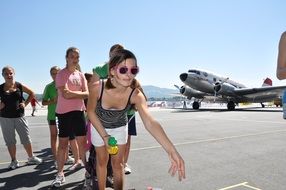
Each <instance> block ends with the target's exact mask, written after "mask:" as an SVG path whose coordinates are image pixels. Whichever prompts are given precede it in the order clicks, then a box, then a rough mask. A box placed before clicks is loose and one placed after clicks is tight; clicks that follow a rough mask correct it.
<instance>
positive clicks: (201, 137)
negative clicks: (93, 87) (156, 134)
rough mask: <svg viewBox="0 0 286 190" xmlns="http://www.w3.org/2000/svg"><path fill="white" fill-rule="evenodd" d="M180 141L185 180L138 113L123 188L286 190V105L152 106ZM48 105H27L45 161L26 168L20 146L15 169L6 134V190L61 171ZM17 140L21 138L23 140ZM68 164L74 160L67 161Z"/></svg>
mask: <svg viewBox="0 0 286 190" xmlns="http://www.w3.org/2000/svg"><path fill="white" fill-rule="evenodd" d="M150 110H151V113H152V115H153V116H154V118H156V119H157V120H158V121H159V122H160V123H161V124H162V126H163V128H164V129H165V131H166V133H167V134H168V136H169V138H170V139H171V140H172V142H173V143H174V144H175V145H176V147H177V150H178V151H179V152H180V153H181V155H182V156H183V158H184V160H185V164H186V179H185V180H183V181H182V182H179V181H178V179H177V177H171V176H170V175H169V174H168V169H169V166H170V163H169V159H168V155H167V154H166V153H165V152H164V150H163V149H162V148H161V146H160V145H159V144H158V143H157V142H156V141H155V140H154V139H153V138H152V137H151V135H150V134H149V133H148V132H147V131H146V130H145V129H144V126H143V124H142V121H141V120H140V118H139V117H138V115H137V132H138V136H137V137H134V138H132V147H131V152H130V156H129V161H128V163H129V165H130V166H131V167H132V173H131V174H130V175H127V176H126V181H125V189H136V190H146V189H147V187H148V186H152V187H156V188H158V189H163V190H285V187H286V180H285V177H286V159H285V158H286V148H285V147H286V127H285V126H286V121H285V120H284V119H283V118H282V110H281V108H264V109H261V108H245V109H239V108H238V109H236V110H235V111H227V110H226V109H225V108H208V109H203V108H202V109H200V110H199V111H196V110H192V109H186V110H183V109H159V108H155V109H153V108H152V109H150ZM45 113H46V112H45V109H40V110H38V111H37V112H36V115H37V116H36V117H31V116H30V110H27V111H26V115H27V119H28V121H29V124H30V134H31V138H32V141H33V148H34V153H35V155H37V156H39V157H41V158H43V159H44V163H43V164H41V165H38V166H27V165H25V161H26V159H27V156H26V154H25V151H24V149H23V148H22V146H21V145H17V157H18V160H20V161H21V167H20V168H18V169H16V170H12V171H9V170H7V169H6V168H7V166H8V165H9V163H10V158H9V155H8V152H7V149H6V147H5V145H4V141H3V138H2V135H1V138H0V151H1V154H0V155H1V156H0V190H4V189H7V190H10V189H21V190H22V189H50V184H51V182H52V180H53V179H54V177H55V174H56V170H54V169H53V168H52V165H53V162H52V160H51V159H50V156H49V155H50V149H49V129H48V125H47V123H46V116H45ZM18 142H19V140H18ZM65 168H66V169H67V168H68V166H66V167H65ZM83 176H84V169H80V170H77V171H68V170H67V171H66V183H65V184H64V185H63V186H62V188H61V189H82V187H83Z"/></svg>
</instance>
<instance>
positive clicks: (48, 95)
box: [42, 66, 81, 170]
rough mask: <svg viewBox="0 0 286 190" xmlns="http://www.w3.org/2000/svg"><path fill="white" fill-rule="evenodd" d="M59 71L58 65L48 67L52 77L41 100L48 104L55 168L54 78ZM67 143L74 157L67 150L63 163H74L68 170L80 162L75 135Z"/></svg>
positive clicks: (55, 97) (56, 132)
mask: <svg viewBox="0 0 286 190" xmlns="http://www.w3.org/2000/svg"><path fill="white" fill-rule="evenodd" d="M59 71H60V68H59V67H58V66H53V67H52V68H51V69H50V74H51V77H52V79H53V81H52V82H51V83H49V84H47V85H46V87H45V89H44V93H43V100H42V105H43V106H46V105H47V106H48V114H47V120H48V124H49V127H50V143H51V150H52V154H53V157H54V160H55V167H56V168H57V162H56V160H57V135H58V128H57V123H56V111H55V110H56V105H57V98H58V94H57V89H56V86H55V78H56V75H57V73H58V72H59ZM69 143H70V145H71V148H72V153H73V155H74V158H72V157H70V156H68V152H67V156H66V157H67V158H66V163H65V164H74V165H73V166H72V167H70V170H73V169H76V168H78V167H79V166H80V165H81V163H80V159H79V153H78V146H77V144H76V141H75V137H74V136H72V137H70V138H69Z"/></svg>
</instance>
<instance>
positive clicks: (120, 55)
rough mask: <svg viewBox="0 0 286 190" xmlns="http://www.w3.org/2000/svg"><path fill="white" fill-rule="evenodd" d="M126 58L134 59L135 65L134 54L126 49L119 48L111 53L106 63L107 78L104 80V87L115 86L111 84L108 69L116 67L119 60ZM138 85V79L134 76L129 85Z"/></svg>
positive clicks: (132, 86) (133, 86) (134, 86)
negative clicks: (107, 66)
mask: <svg viewBox="0 0 286 190" xmlns="http://www.w3.org/2000/svg"><path fill="white" fill-rule="evenodd" d="M126 59H134V60H135V64H136V66H137V59H136V57H135V55H134V54H133V53H132V52H131V51H129V50H127V49H121V50H118V51H116V52H114V54H113V55H112V57H111V58H110V60H109V62H108V65H109V68H108V73H109V74H108V79H107V81H106V88H107V89H111V88H115V86H113V84H112V83H111V78H113V76H111V74H110V73H111V72H110V70H111V69H112V68H114V67H116V66H117V65H118V64H120V63H121V62H123V61H125V60H126ZM138 86H139V83H138V81H137V80H136V79H135V78H134V79H133V81H132V83H131V85H130V87H131V88H137V87H138Z"/></svg>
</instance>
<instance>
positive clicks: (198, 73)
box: [188, 70, 201, 75]
mask: <svg viewBox="0 0 286 190" xmlns="http://www.w3.org/2000/svg"><path fill="white" fill-rule="evenodd" d="M188 72H189V73H195V74H197V75H200V74H201V73H200V71H197V70H189V71H188Z"/></svg>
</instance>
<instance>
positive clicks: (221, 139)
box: [131, 129, 286, 151]
mask: <svg viewBox="0 0 286 190" xmlns="http://www.w3.org/2000/svg"><path fill="white" fill-rule="evenodd" d="M281 132H286V129H284V130H275V131H265V132H261V133H253V134H245V135H236V136H229V137H222V138H214V139H204V140H198V141H189V142H184V143H174V145H175V146H181V145H189V144H198V143H204V142H215V141H223V140H229V139H236V138H243V137H253V136H260V135H267V134H275V133H281ZM156 148H162V146H149V147H143V148H132V149H131V151H140V150H148V149H156Z"/></svg>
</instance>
